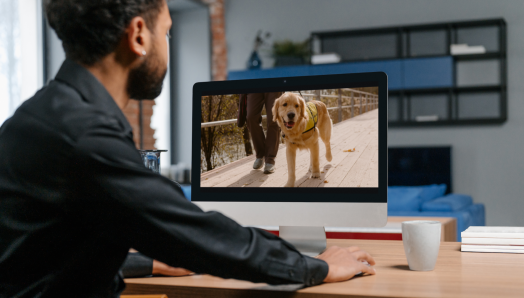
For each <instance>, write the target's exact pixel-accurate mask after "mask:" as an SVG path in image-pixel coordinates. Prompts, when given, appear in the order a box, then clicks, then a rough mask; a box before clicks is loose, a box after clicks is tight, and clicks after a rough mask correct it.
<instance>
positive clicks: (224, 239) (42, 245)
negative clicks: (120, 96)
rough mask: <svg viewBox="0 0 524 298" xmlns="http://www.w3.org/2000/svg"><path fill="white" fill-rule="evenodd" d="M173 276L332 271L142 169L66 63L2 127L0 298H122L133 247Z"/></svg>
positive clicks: (91, 88) (117, 115)
mask: <svg viewBox="0 0 524 298" xmlns="http://www.w3.org/2000/svg"><path fill="white" fill-rule="evenodd" d="M131 247H132V248H134V249H136V250H138V251H140V252H141V253H143V254H145V255H147V256H148V257H151V258H153V259H157V260H159V261H161V262H164V263H166V264H168V265H171V266H174V267H183V268H187V269H189V270H191V271H194V272H197V273H200V272H205V273H209V274H213V275H216V276H220V277H224V278H236V279H244V280H249V281H253V282H266V283H270V284H282V283H303V284H304V285H306V286H309V285H315V284H318V283H321V282H322V281H323V279H324V278H325V276H326V275H327V271H328V266H327V264H326V263H325V262H324V261H322V260H318V259H314V258H309V257H305V256H303V255H301V254H300V253H299V252H298V251H297V250H296V249H295V248H294V247H293V246H292V245H290V244H288V243H287V242H285V241H283V240H281V239H280V238H278V237H276V236H274V235H272V234H270V233H267V232H264V231H262V230H258V229H254V228H244V227H242V226H240V225H238V224H237V223H236V222H234V221H233V220H231V219H229V218H227V217H226V216H224V215H222V214H220V213H218V212H203V211H202V210H201V209H200V208H198V207H197V206H196V205H194V204H192V203H191V202H189V201H187V200H186V199H185V198H184V197H183V194H182V193H181V192H180V190H179V189H178V188H177V187H176V186H175V185H174V184H173V183H172V182H171V181H170V180H169V179H167V178H164V177H162V176H160V175H158V174H155V173H153V172H152V171H150V170H148V169H146V168H145V167H144V165H143V163H142V160H141V158H140V154H139V153H138V151H137V150H136V148H135V145H134V143H133V138H132V129H131V127H130V125H129V123H128V122H127V120H126V118H125V117H124V115H123V113H122V111H121V110H120V109H119V108H118V106H117V105H116V103H115V101H114V100H113V99H112V97H111V96H110V94H109V93H108V92H107V90H106V89H105V88H104V86H103V85H102V84H101V83H100V82H99V81H98V80H97V79H96V78H95V77H94V76H93V75H92V74H91V73H90V72H89V71H87V70H86V69H85V68H83V67H82V66H80V65H79V64H76V63H75V62H72V61H69V60H66V61H65V62H64V64H63V65H62V67H61V69H60V71H59V72H58V74H57V76H56V78H55V80H53V81H51V82H50V83H49V84H48V85H47V86H45V87H44V88H43V89H41V90H40V91H38V92H37V93H36V94H35V96H33V97H32V98H31V99H29V100H27V101H26V102H25V103H24V104H22V106H21V107H20V108H19V109H18V110H17V111H16V112H15V114H14V115H13V117H11V118H10V119H8V120H7V121H6V122H5V123H4V124H3V125H2V127H1V128H0V297H12V296H16V297H40V298H45V297H68V296H74V297H117V296H118V293H120V292H121V291H122V290H123V287H124V283H123V281H122V278H121V274H118V273H119V268H120V266H121V265H122V263H123V261H124V259H125V258H126V256H127V254H128V250H129V248H131Z"/></svg>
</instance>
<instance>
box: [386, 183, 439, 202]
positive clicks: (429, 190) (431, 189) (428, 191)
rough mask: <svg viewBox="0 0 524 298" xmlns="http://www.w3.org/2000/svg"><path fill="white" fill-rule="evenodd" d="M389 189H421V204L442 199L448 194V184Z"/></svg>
mask: <svg viewBox="0 0 524 298" xmlns="http://www.w3.org/2000/svg"><path fill="white" fill-rule="evenodd" d="M389 188H411V189H420V190H422V193H421V194H420V200H421V202H420V204H422V203H424V202H427V201H431V200H434V199H436V198H440V197H442V196H443V195H444V194H445V193H446V189H447V185H446V184H431V185H420V186H390V187H389Z"/></svg>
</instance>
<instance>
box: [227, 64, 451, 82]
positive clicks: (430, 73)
mask: <svg viewBox="0 0 524 298" xmlns="http://www.w3.org/2000/svg"><path fill="white" fill-rule="evenodd" d="M376 71H383V72H385V73H386V74H387V75H388V87H389V90H399V89H415V88H438V87H451V86H453V58H452V57H449V56H448V57H437V58H415V59H396V60H381V61H369V62H352V63H337V64H323V65H300V66H288V67H277V68H271V69H259V70H243V71H231V72H229V77H228V79H229V80H245V79H262V78H281V77H296V76H307V75H329V74H344V73H360V72H376Z"/></svg>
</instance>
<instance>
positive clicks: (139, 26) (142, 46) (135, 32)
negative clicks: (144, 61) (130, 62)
mask: <svg viewBox="0 0 524 298" xmlns="http://www.w3.org/2000/svg"><path fill="white" fill-rule="evenodd" d="M126 33H127V43H128V46H129V49H130V50H131V52H132V53H134V54H135V55H137V56H139V57H142V56H145V55H147V49H149V48H150V44H149V42H150V38H151V36H150V32H149V29H148V28H147V25H146V21H145V20H144V18H142V17H140V16H137V17H134V18H133V19H132V20H131V22H130V23H129V25H128V26H127V30H126Z"/></svg>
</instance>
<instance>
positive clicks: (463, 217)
mask: <svg viewBox="0 0 524 298" xmlns="http://www.w3.org/2000/svg"><path fill="white" fill-rule="evenodd" d="M445 192H446V185H445V184H440V185H437V184H434V185H425V186H390V187H388V216H422V217H454V218H456V220H457V241H459V242H460V241H462V238H461V237H460V234H461V232H462V231H464V230H465V229H467V228H468V227H469V226H484V225H485V224H486V217H485V209H484V205H483V204H478V203H477V204H476V203H473V199H472V198H471V197H470V196H468V195H461V194H448V195H444V193H445Z"/></svg>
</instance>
